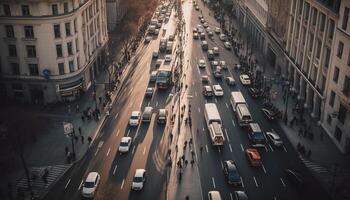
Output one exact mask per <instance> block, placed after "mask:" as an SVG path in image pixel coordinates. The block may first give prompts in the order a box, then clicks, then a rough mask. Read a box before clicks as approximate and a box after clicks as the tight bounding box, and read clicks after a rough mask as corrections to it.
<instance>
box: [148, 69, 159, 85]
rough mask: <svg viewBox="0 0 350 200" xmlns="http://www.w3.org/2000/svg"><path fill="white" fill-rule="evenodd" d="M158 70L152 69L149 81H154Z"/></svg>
mask: <svg viewBox="0 0 350 200" xmlns="http://www.w3.org/2000/svg"><path fill="white" fill-rule="evenodd" d="M157 75H158V71H152V72H151V76H150V78H149V82H155V81H156V80H157Z"/></svg>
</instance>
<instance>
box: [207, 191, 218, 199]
mask: <svg viewBox="0 0 350 200" xmlns="http://www.w3.org/2000/svg"><path fill="white" fill-rule="evenodd" d="M208 199H209V200H221V194H220V192H219V191H209V192H208Z"/></svg>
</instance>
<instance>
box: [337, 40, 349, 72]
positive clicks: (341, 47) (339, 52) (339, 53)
mask: <svg viewBox="0 0 350 200" xmlns="http://www.w3.org/2000/svg"><path fill="white" fill-rule="evenodd" d="M343 51H344V42H342V41H340V40H339V42H338V49H337V57H338V58H339V59H342V58H343ZM347 65H348V66H350V51H349V55H348V60H347Z"/></svg>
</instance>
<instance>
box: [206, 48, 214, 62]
mask: <svg viewBox="0 0 350 200" xmlns="http://www.w3.org/2000/svg"><path fill="white" fill-rule="evenodd" d="M207 57H208V60H214V51H213V50H211V49H209V50H208V52H207Z"/></svg>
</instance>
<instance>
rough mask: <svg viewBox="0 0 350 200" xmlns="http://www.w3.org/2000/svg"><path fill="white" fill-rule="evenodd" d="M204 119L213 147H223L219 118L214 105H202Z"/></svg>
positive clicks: (223, 139)
mask: <svg viewBox="0 0 350 200" xmlns="http://www.w3.org/2000/svg"><path fill="white" fill-rule="evenodd" d="M204 117H205V121H206V122H207V127H208V129H209V133H210V139H211V142H212V144H213V145H214V146H218V145H224V141H225V138H224V134H223V132H222V122H221V117H220V114H219V111H218V108H217V107H216V104H215V103H206V104H205V105H204Z"/></svg>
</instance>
